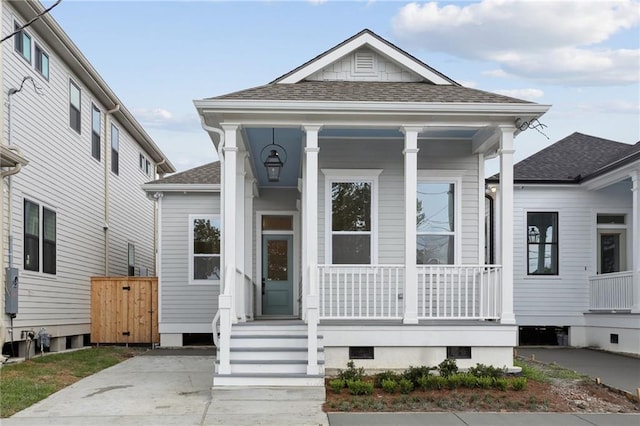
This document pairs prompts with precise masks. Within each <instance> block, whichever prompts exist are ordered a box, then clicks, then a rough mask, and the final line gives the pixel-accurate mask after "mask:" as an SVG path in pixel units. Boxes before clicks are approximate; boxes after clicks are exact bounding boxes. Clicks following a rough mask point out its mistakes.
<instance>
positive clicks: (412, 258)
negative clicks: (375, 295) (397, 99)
mask: <svg viewBox="0 0 640 426" xmlns="http://www.w3.org/2000/svg"><path fill="white" fill-rule="evenodd" d="M400 130H401V131H402V133H404V150H403V151H402V153H403V154H404V212H405V216H404V226H405V230H404V238H405V240H404V262H405V270H404V295H403V299H404V300H403V301H404V317H403V319H402V322H403V323H404V324H418V270H417V268H416V248H417V237H416V213H417V202H416V199H417V190H418V151H419V149H418V133H419V132H421V131H422V127H402V128H401V129H400Z"/></svg>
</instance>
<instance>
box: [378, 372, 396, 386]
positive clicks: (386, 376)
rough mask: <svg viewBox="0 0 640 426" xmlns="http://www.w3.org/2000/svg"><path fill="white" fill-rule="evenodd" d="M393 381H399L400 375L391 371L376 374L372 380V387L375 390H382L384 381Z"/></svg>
mask: <svg viewBox="0 0 640 426" xmlns="http://www.w3.org/2000/svg"><path fill="white" fill-rule="evenodd" d="M387 379H388V380H393V381H394V382H398V381H400V375H399V374H398V373H394V372H393V371H389V370H387V371H383V372H382V373H378V374H376V375H375V377H374V380H373V385H374V386H375V387H377V388H382V382H383V381H384V380H387Z"/></svg>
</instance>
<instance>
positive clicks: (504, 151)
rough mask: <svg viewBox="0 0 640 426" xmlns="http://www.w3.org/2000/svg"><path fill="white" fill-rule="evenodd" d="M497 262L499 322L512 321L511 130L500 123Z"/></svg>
mask: <svg viewBox="0 0 640 426" xmlns="http://www.w3.org/2000/svg"><path fill="white" fill-rule="evenodd" d="M500 131H501V134H500V263H501V265H502V309H501V316H500V322H501V323H502V324H515V323H516V318H515V315H514V313H513V153H514V150H513V132H514V131H515V128H514V127H512V126H500Z"/></svg>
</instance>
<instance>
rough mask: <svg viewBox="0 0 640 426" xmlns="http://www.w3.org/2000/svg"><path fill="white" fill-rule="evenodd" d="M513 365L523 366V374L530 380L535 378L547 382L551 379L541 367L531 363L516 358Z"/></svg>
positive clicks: (537, 380)
mask: <svg viewBox="0 0 640 426" xmlns="http://www.w3.org/2000/svg"><path fill="white" fill-rule="evenodd" d="M513 365H515V366H516V367H520V368H522V376H523V377H526V378H527V379H529V380H534V381H536V382H541V383H547V382H548V381H549V377H548V376H547V375H546V374H545V373H544V372H543V371H542V370H541V369H539V368H536V367H533V366H530V365H529V364H527V363H525V362H523V361H520V360H519V359H514V360H513Z"/></svg>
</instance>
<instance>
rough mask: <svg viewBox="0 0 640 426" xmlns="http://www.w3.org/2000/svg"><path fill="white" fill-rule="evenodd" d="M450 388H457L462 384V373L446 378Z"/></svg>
mask: <svg viewBox="0 0 640 426" xmlns="http://www.w3.org/2000/svg"><path fill="white" fill-rule="evenodd" d="M445 380H446V381H447V388H448V389H457V388H459V387H460V386H461V385H462V374H452V375H450V376H448V377H446V378H445Z"/></svg>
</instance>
